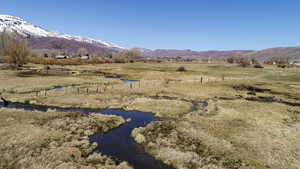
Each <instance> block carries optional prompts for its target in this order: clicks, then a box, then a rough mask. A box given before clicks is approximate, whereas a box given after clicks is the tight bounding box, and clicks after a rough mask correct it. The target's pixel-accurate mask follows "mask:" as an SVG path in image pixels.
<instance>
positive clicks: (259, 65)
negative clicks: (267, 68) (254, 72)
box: [254, 63, 264, 69]
mask: <svg viewBox="0 0 300 169" xmlns="http://www.w3.org/2000/svg"><path fill="white" fill-rule="evenodd" d="M254 68H260V69H262V68H264V67H263V65H261V64H260V63H257V64H255V65H254Z"/></svg>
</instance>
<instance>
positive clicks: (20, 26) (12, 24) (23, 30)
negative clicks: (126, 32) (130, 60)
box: [0, 15, 125, 50]
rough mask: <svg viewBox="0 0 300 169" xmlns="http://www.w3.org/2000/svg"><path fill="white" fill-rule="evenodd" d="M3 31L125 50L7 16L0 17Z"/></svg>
mask: <svg viewBox="0 0 300 169" xmlns="http://www.w3.org/2000/svg"><path fill="white" fill-rule="evenodd" d="M4 30H5V31H9V32H16V33H18V34H19V35H21V36H23V37H25V38H30V37H34V38H51V37H53V38H62V39H66V40H73V41H77V42H83V43H89V44H92V45H95V46H98V47H102V48H110V49H116V50H125V48H123V47H121V46H119V45H116V44H114V43H110V42H105V41H102V40H96V39H92V38H85V37H80V36H71V35H67V34H61V33H57V32H51V31H48V30H46V29H43V28H41V27H39V26H36V25H33V24H31V23H29V22H26V21H25V20H23V19H21V18H18V17H15V16H9V15H0V32H2V31H4Z"/></svg>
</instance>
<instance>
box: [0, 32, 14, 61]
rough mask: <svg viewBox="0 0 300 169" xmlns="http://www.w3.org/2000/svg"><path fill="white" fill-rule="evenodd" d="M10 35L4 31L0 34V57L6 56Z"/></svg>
mask: <svg viewBox="0 0 300 169" xmlns="http://www.w3.org/2000/svg"><path fill="white" fill-rule="evenodd" d="M12 41H13V38H12V35H11V34H9V33H7V32H6V31H5V30H4V31H3V32H1V33H0V56H5V55H8V48H9V46H10V44H11V43H12Z"/></svg>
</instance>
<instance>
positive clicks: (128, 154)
mask: <svg viewBox="0 0 300 169" xmlns="http://www.w3.org/2000/svg"><path fill="white" fill-rule="evenodd" d="M3 107H5V108H14V109H24V110H27V111H35V110H37V111H43V112H46V111H48V109H56V111H59V112H81V113H84V114H91V113H101V114H107V115H117V116H121V117H123V118H124V119H131V121H130V122H128V123H125V124H123V125H121V126H119V127H117V128H114V129H112V130H110V131H108V132H106V133H96V134H95V135H92V136H91V137H90V142H97V143H98V147H97V148H96V150H95V151H96V152H101V154H104V155H107V156H110V157H112V158H113V159H115V160H116V162H117V163H120V162H122V161H126V162H128V163H129V165H131V166H132V167H134V168H135V169H174V168H173V167H171V166H168V165H166V164H164V163H163V162H162V161H160V160H156V159H155V158H154V157H152V156H151V155H150V154H148V153H147V152H145V151H144V149H143V147H142V146H141V145H139V144H137V143H136V142H135V141H134V139H133V138H132V137H131V132H132V130H133V129H134V128H138V127H144V126H146V125H147V124H149V123H151V122H155V121H158V119H157V118H156V117H155V116H154V115H153V114H150V113H144V112H138V111H124V110H113V109H105V110H99V109H86V108H59V107H53V106H37V105H31V104H21V103H10V104H8V105H6V106H4V104H0V108H3Z"/></svg>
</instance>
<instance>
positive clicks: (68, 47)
mask: <svg viewBox="0 0 300 169" xmlns="http://www.w3.org/2000/svg"><path fill="white" fill-rule="evenodd" d="M27 41H28V46H29V47H30V48H31V49H56V50H61V51H66V52H69V53H76V52H77V51H78V49H79V48H85V49H87V51H88V52H89V53H93V52H98V51H102V52H113V51H115V50H114V49H111V48H106V47H100V46H96V45H94V44H90V43H86V42H80V41H76V40H69V39H64V38H55V37H31V38H27Z"/></svg>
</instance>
